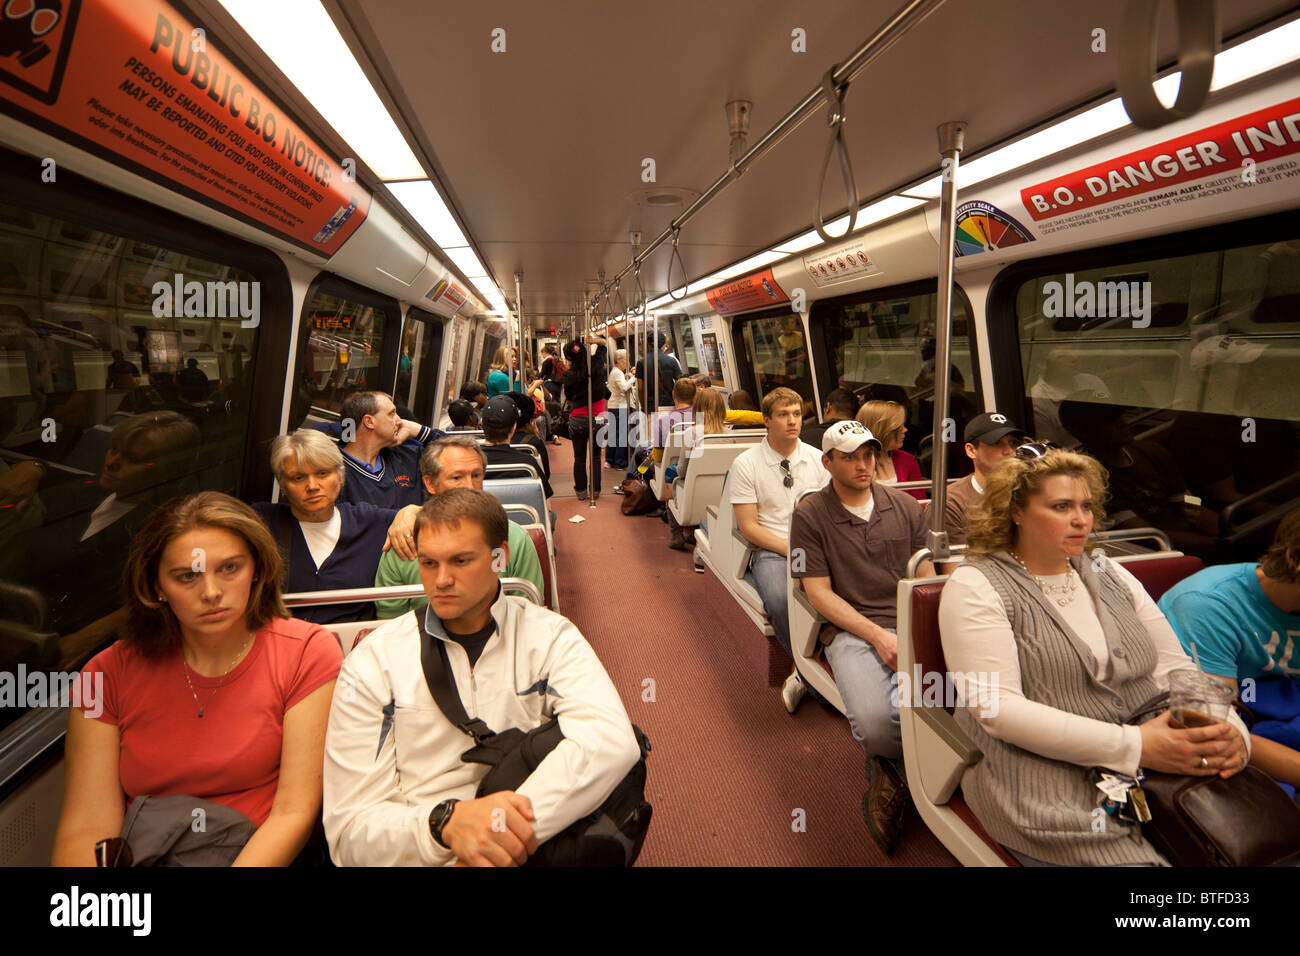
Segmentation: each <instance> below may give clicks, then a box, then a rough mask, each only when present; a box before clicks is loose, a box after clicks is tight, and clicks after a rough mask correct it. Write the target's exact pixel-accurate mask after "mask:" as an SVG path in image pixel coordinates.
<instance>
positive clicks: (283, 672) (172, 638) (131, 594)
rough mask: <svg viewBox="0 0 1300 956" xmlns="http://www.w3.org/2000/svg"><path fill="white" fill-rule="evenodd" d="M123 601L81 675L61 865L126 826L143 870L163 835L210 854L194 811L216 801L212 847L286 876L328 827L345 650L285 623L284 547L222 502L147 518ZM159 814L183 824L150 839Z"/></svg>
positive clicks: (162, 824) (237, 504) (241, 508)
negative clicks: (330, 741)
mask: <svg viewBox="0 0 1300 956" xmlns="http://www.w3.org/2000/svg"><path fill="white" fill-rule="evenodd" d="M124 590H125V592H126V604H127V612H128V624H127V626H126V636H125V637H123V638H122V639H121V640H119V641H117V642H116V643H115V644H113V645H112V646H111V647H109V648H108V649H107V650H104V651H102V652H101V653H99V654H98V655H96V656H95V657H94V658H93V659H92V660H91V661H90V663H89V664H87V665H86V667H85V669H84V670H83V671H82V674H81V678H80V679H81V681H82V688H83V692H82V693H81V695H80V703H79V704H78V706H77V707H74V708H72V710H71V713H70V714H69V717H68V735H67V741H66V744H65V753H66V757H67V776H66V780H65V783H64V797H63V814H62V816H61V817H60V819H59V829H58V833H57V835H56V836H55V843H54V860H53V862H54V865H55V866H93V865H94V864H95V853H96V850H95V847H96V844H97V843H99V842H100V841H112V840H115V839H116V838H118V837H119V835H122V831H123V824H124V822H125V821H128V820H130V821H134V822H135V823H136V824H139V825H138V826H135V827H134V828H133V829H132V830H131V832H130V834H127V835H126V836H128V837H129V839H127V843H128V846H130V848H131V850H132V851H133V852H134V856H135V862H137V863H141V862H145V860H142V859H141V857H142V856H143V855H145V854H144V843H149V844H150V845H151V846H154V845H156V844H157V843H158V842H159V834H160V833H163V834H168V833H170V834H171V837H170V839H171V840H176V839H177V834H180V839H181V840H184V841H187V842H188V843H191V844H192V843H196V842H202V841H203V839H204V838H203V836H202V835H201V834H198V832H197V831H194V832H191V830H192V828H191V824H192V823H193V819H197V817H194V815H193V808H195V807H202V804H200V803H198V801H208V804H207V806H206V808H205V809H204V816H203V819H204V820H205V821H206V828H205V831H204V832H207V833H209V834H210V839H209V845H207V846H205V847H204V849H205V850H206V851H209V852H210V853H215V855H216V856H218V857H220V862H222V863H228V862H231V861H232V860H233V864H234V865H235V866H287V865H288V864H289V863H290V862H292V861H293V859H294V858H295V857H296V856H297V855H298V852H299V851H300V850H301V849H302V848H303V846H304V845H305V844H306V842H307V840H308V838H309V837H310V835H311V833H312V830H313V828H314V827H315V826H316V823H317V820H318V819H319V817H320V806H321V767H322V766H323V763H324V752H325V725H326V721H327V719H328V717H329V710H330V699H331V695H332V694H333V690H334V679H335V678H336V677H337V676H338V672H339V667H340V666H341V665H342V662H343V655H342V652H341V651H340V650H339V643H338V640H337V639H335V637H334V635H333V634H331V633H330V632H329V631H327V630H325V629H324V628H322V627H320V626H319V625H316V624H309V623H307V622H305V621H298V620H290V619H288V618H289V615H288V614H287V613H286V611H285V608H284V604H283V603H282V602H281V599H280V555H279V552H278V551H277V549H276V543H275V540H274V539H273V538H272V537H271V534H270V532H269V531H267V530H266V526H265V525H263V524H262V521H261V519H259V518H258V516H257V515H256V514H255V513H254V512H253V509H252V508H250V507H248V505H246V504H244V503H243V502H241V501H238V500H237V499H235V498H231V497H230V496H228V495H223V494H220V493H218V492H211V491H210V492H204V493H202V494H198V495H191V496H189V497H185V498H174V499H172V500H171V501H169V502H168V503H167V504H165V505H164V506H163V507H161V508H159V509H158V510H157V511H155V512H154V513H153V515H152V516H151V517H150V518H149V520H148V522H146V523H145V525H144V526H143V527H142V528H141V530H140V531H139V532H138V533H137V534H136V536H135V540H134V541H132V543H131V551H130V554H129V555H128V557H127V562H126V569H125V587H124ZM78 708H80V709H78ZM145 795H149V796H150V797H151V800H150V801H148V802H142V803H141V804H140V805H139V806H132V807H128V804H132V803H133V802H135V801H136V799H137V798H139V797H143V796H145ZM166 797H175V798H177V800H174V801H171V802H170V803H168V802H166V801H164V800H160V799H159V798H166ZM150 806H154V807H169V809H168V810H167V811H166V813H168V814H170V815H171V816H178V818H179V819H178V820H172V819H171V818H170V817H159V816H158V815H157V814H156V813H154V815H153V816H152V818H151V820H150V825H149V826H147V827H146V826H145V825H144V824H143V823H142V822H141V821H142V820H143V819H144V817H145V814H146V813H151V812H153V811H150V810H149V809H148V808H149V807H150ZM142 808H144V809H142ZM192 817H193V819H192ZM142 834H143V835H142ZM236 834H237V835H238V838H237V839H236V838H235V836H234V835H236ZM245 840H246V842H245ZM212 844H218V845H215V846H213V845H212ZM167 848H168V847H167V846H166V845H164V849H167ZM170 849H173V850H175V849H177V848H176V847H170ZM205 859H206V860H212V856H211V855H209V856H208V857H205Z"/></svg>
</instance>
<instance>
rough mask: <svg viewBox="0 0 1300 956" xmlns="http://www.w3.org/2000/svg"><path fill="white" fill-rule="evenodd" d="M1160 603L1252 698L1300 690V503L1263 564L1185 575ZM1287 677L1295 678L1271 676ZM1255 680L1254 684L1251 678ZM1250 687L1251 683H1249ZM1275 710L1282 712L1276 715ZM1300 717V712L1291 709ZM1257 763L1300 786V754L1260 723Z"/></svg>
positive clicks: (1206, 660) (1204, 657)
mask: <svg viewBox="0 0 1300 956" xmlns="http://www.w3.org/2000/svg"><path fill="white" fill-rule="evenodd" d="M1158 603H1159V607H1160V610H1161V611H1163V612H1164V615H1165V617H1167V618H1168V619H1169V623H1170V624H1171V625H1172V626H1173V629H1174V633H1175V634H1177V635H1178V640H1179V641H1181V642H1182V645H1183V647H1184V648H1186V650H1187V652H1188V653H1189V654H1191V653H1192V648H1193V646H1194V647H1195V649H1196V657H1197V658H1199V660H1200V663H1201V670H1203V671H1205V672H1206V673H1207V674H1214V675H1215V676H1216V677H1220V678H1222V679H1223V680H1226V681H1228V682H1229V683H1230V684H1232V685H1233V686H1234V687H1237V688H1238V689H1239V690H1240V692H1241V694H1242V697H1243V700H1245V701H1246V702H1247V703H1252V702H1254V701H1255V699H1256V695H1257V694H1259V695H1267V696H1268V697H1269V698H1270V700H1271V701H1277V700H1284V699H1286V695H1285V694H1279V691H1290V692H1291V693H1292V694H1294V690H1295V689H1296V688H1295V681H1296V679H1297V678H1300V508H1298V509H1296V510H1295V511H1292V512H1291V513H1290V514H1288V515H1287V516H1286V517H1285V518H1283V519H1282V523H1281V524H1279V525H1278V529H1277V533H1276V534H1275V535H1274V537H1273V543H1272V545H1271V546H1270V547H1269V549H1268V551H1267V552H1266V553H1265V554H1264V556H1263V557H1262V558H1261V559H1260V561H1259V563H1258V564H1254V563H1246V564H1225V565H1219V566H1218V567H1212V568H1206V569H1205V570H1204V571H1198V572H1197V573H1196V574H1193V575H1191V576H1190V577H1187V578H1184V579H1183V580H1182V581H1180V582H1178V583H1177V584H1175V585H1174V586H1173V587H1172V588H1170V589H1169V590H1168V591H1166V592H1165V594H1164V596H1163V597H1161V598H1160V601H1159V602H1158ZM1271 678H1282V679H1285V681H1286V684H1287V685H1292V686H1291V687H1289V688H1288V687H1286V685H1279V684H1276V683H1272V682H1271V681H1266V680H1264V679H1271ZM1247 682H1249V683H1247ZM1248 688H1249V690H1248ZM1273 716H1274V717H1277V716H1278V715H1276V714H1274V715H1273ZM1289 716H1290V717H1291V718H1294V719H1296V720H1300V714H1294V715H1289ZM1256 731H1257V732H1256V734H1255V735H1254V736H1253V737H1252V751H1253V753H1252V759H1251V762H1252V763H1254V764H1255V765H1257V766H1258V767H1259V768H1260V769H1261V770H1263V771H1264V772H1266V773H1268V774H1269V775H1270V776H1272V777H1273V778H1274V779H1277V780H1283V781H1285V782H1286V783H1289V784H1291V785H1292V786H1296V785H1300V753H1298V752H1297V751H1295V750H1293V749H1291V748H1290V747H1286V746H1283V745H1282V744H1279V743H1277V742H1275V741H1272V740H1268V739H1265V738H1263V737H1261V736H1260V733H1261V732H1263V733H1267V731H1266V730H1264V729H1263V728H1262V727H1261V726H1260V725H1257V726H1256Z"/></svg>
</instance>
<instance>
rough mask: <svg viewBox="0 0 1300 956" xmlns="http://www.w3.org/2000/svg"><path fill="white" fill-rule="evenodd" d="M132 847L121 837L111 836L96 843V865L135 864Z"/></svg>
mask: <svg viewBox="0 0 1300 956" xmlns="http://www.w3.org/2000/svg"><path fill="white" fill-rule="evenodd" d="M134 865H135V857H133V856H132V855H131V848H130V847H129V846H127V843H126V841H125V840H123V839H122V838H121V837H110V838H109V839H107V840H100V841H99V842H98V843H96V844H95V866H134Z"/></svg>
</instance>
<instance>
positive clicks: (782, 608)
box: [745, 548, 793, 656]
mask: <svg viewBox="0 0 1300 956" xmlns="http://www.w3.org/2000/svg"><path fill="white" fill-rule="evenodd" d="M785 565H786V561H785V555H783V554H777V553H776V552H775V551H767V550H764V549H763V548H759V549H758V550H756V551H755V552H754V553H753V555H752V556H751V557H750V559H749V570H748V571H747V572H745V581H746V582H748V583H749V584H751V585H753V587H754V590H755V591H757V592H758V596H759V597H760V598H762V600H763V610H764V611H766V612H767V616H768V618H770V619H771V622H772V630H773V631H775V632H776V642H777V643H778V644H780V645H781V650H783V651H785V652H786V653H787V654H789V653H790V616H789V602H788V599H787V595H786V591H785V570H786V569H785ZM791 656H793V655H791Z"/></svg>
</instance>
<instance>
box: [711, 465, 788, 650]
mask: <svg viewBox="0 0 1300 956" xmlns="http://www.w3.org/2000/svg"><path fill="white" fill-rule="evenodd" d="M707 513H708V515H709V527H708V531H707V532H705V533H704V534H703V535H701V534H700V533H699V532H697V533H696V535H695V540H696V556H697V557H698V558H699V559H700V560H701V561H702V562H703V563H704V566H705V567H707V568H708V569H709V570H710V571H712V572H713V575H714V577H716V578H717V579H718V580H719V581H721V582H722V586H723V587H724V588H726V589H727V592H728V593H729V594H730V595H731V596H732V597H733V598H734V599H735V601H736V603H737V604H739V605H740V609H741V610H742V611H744V612H745V615H746V616H747V617H748V618H749V619H750V620H751V621H753V622H754V626H755V627H757V628H758V629H759V630H760V631H762V632H763V634H764V635H765V636H767V637H772V636H774V634H775V632H774V631H773V630H772V624H771V622H770V621H768V619H767V613H766V612H765V611H764V610H763V601H762V599H761V598H760V597H759V596H758V591H756V590H755V589H754V586H753V585H752V584H750V583H749V582H747V581H746V580H745V571H746V570H747V569H748V567H749V555H750V553H751V552H752V551H753V550H754V547H753V545H751V544H750V543H749V542H748V541H746V540H745V538H744V536H743V535H742V534H741V533H740V532H739V531H738V530H737V529H736V519H735V512H733V511H732V508H731V502H730V501H729V500H728V499H727V481H726V476H725V475H724V477H723V482H722V488H721V490H720V492H719V500H718V505H717V511H716V513H715V512H714V510H713V508H709V509H708V512H707Z"/></svg>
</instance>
